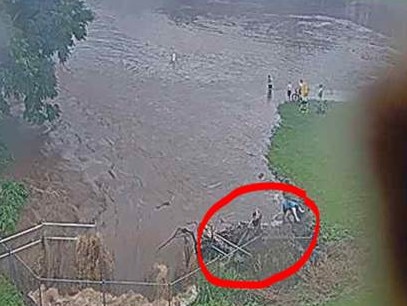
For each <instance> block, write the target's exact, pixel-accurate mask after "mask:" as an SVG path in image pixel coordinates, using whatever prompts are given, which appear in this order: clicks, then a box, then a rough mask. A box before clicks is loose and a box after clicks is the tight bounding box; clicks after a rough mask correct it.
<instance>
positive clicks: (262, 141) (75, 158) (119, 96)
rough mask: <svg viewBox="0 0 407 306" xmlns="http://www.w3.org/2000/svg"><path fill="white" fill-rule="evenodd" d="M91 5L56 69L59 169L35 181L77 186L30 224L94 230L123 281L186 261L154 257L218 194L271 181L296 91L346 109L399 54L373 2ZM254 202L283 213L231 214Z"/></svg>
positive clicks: (53, 140) (53, 138)
mask: <svg viewBox="0 0 407 306" xmlns="http://www.w3.org/2000/svg"><path fill="white" fill-rule="evenodd" d="M89 5H90V6H91V7H92V8H93V9H94V11H95V13H96V20H95V22H94V23H93V24H92V25H91V26H90V29H89V38H88V40H87V41H86V42H82V43H80V44H78V46H77V48H76V49H75V51H74V54H73V56H72V58H71V60H70V62H69V63H68V65H67V67H64V68H61V69H60V71H59V84H60V95H59V98H58V102H59V103H60V104H61V108H62V110H63V119H62V122H61V124H60V125H59V126H58V128H57V129H56V130H55V131H53V132H51V133H50V134H49V138H48V140H47V141H46V145H44V148H43V149H42V152H43V153H42V154H45V155H46V156H55V155H57V156H58V158H55V157H53V158H52V159H51V162H50V161H49V160H50V158H51V157H47V158H44V157H41V158H37V159H35V162H32V165H31V166H30V167H31V168H32V169H34V170H31V171H29V175H31V176H33V180H35V179H36V178H38V177H40V176H43V175H44V173H46V172H48V171H52V169H57V170H54V174H53V176H52V177H51V179H50V180H51V181H55V180H57V181H58V180H59V181H61V182H62V183H61V184H62V185H65V187H66V186H68V187H66V188H70V190H71V193H70V194H71V195H70V196H68V197H66V198H65V202H66V203H68V204H69V205H68V204H67V206H66V205H65V204H63V205H64V207H59V206H58V205H62V204H61V203H54V202H52V203H50V204H49V205H48V206H47V208H46V209H47V211H44V208H43V209H42V210H43V211H42V212H41V206H40V205H37V206H35V209H34V208H33V207H34V206H31V208H30V207H28V208H27V210H26V217H25V219H26V221H29V220H30V218H31V219H33V221H34V219H35V218H37V219H38V218H39V217H43V218H51V217H52V218H59V219H60V220H54V221H61V220H62V221H63V220H65V219H66V218H70V217H68V216H72V215H75V218H74V219H75V220H77V221H89V220H92V218H95V220H96V221H97V222H98V224H99V229H100V230H101V231H102V233H103V234H104V235H105V237H106V241H107V243H108V246H109V247H110V249H112V250H113V251H114V255H115V265H116V275H115V276H116V278H120V279H141V278H142V277H143V275H144V273H145V272H146V271H148V269H149V267H150V266H151V265H152V264H153V263H154V262H156V261H160V260H163V261H164V262H166V263H169V264H170V265H174V263H175V262H177V257H179V253H178V252H177V250H176V249H175V248H169V249H168V250H167V251H166V252H162V253H158V254H157V253H156V247H157V246H158V245H159V244H160V243H161V242H163V241H164V240H165V239H167V238H168V237H169V236H170V234H171V233H172V232H173V230H174V229H175V228H176V227H177V226H178V225H184V224H185V223H187V222H189V221H194V220H200V218H201V217H202V215H203V213H204V212H205V211H206V209H208V208H209V207H210V206H211V205H212V204H213V203H214V202H215V201H216V200H217V199H219V198H220V197H221V196H223V195H225V194H226V193H228V192H229V191H231V190H232V189H233V188H236V187H238V186H239V185H241V184H245V183H249V182H254V181H258V175H259V174H260V173H267V165H266V162H265V160H264V158H263V155H264V154H265V153H266V149H267V145H268V137H269V135H270V131H271V128H272V127H273V125H274V124H275V123H276V106H277V104H278V102H280V101H281V100H282V99H283V96H284V93H285V88H286V85H287V82H288V81H291V82H293V84H297V83H298V80H299V79H300V78H303V79H305V80H307V81H308V83H309V84H310V85H311V90H312V91H313V92H311V94H313V93H314V94H315V91H316V87H317V85H318V84H319V83H323V84H325V86H326V87H327V89H328V92H327V94H328V95H331V97H336V98H341V97H342V98H343V97H344V95H346V94H347V93H349V92H353V91H354V90H357V89H358V88H360V87H361V86H363V85H364V84H366V83H368V82H370V81H372V80H373V79H374V77H373V76H374V75H375V71H376V69H378V68H380V67H381V66H383V64H385V63H386V62H388V61H389V60H390V59H391V56H392V55H393V54H394V52H395V51H394V50H393V49H392V48H391V46H392V45H393V44H392V40H391V39H390V38H389V37H388V36H389V35H393V34H394V33H393V32H392V31H389V29H392V25H391V23H392V22H393V20H391V17H390V16H386V15H380V14H379V13H380V8H378V7H377V5H376V4H375V5H373V4H369V5H366V4H360V3H352V2H349V1H336V0H335V1H322V0H306V1H305V0H304V1H299V0H295V1H287V0H284V1H283V0H274V1H272V0H270V1H265V0H264V1H246V2H245V1H238V0H230V1H227V0H225V1H209V0H207V1H204V0H202V1H181V0H178V1H176V0H172V1H155V2H154V1H153V2H147V1H146V3H141V2H140V1H132V0H99V1H97V0H93V1H89ZM375 14H376V15H375ZM378 14H379V15H380V16H381V17H380V18H378V17H377V16H378ZM379 20H380V24H379ZM386 20H387V22H386ZM375 21H377V22H375ZM172 53H176V55H177V56H176V57H177V59H176V63H175V64H171V63H170V59H171V54H172ZM268 74H271V75H272V76H273V79H274V83H275V88H276V90H275V92H274V95H273V97H272V99H271V100H269V99H267V97H266V90H265V89H266V81H267V79H266V78H267V75H268ZM41 156H42V155H41ZM26 168H29V167H28V166H27V164H26V163H24V169H26ZM35 169H37V171H35ZM38 169H41V171H40V170H38ZM20 170H21V169H20ZM267 175H268V174H267ZM165 202H169V203H167V204H168V205H164V206H162V207H160V208H157V206H158V205H160V204H163V203H165ZM249 202H250V203H249ZM253 202H255V203H256V206H257V207H260V208H261V209H263V211H264V212H266V215H267V216H270V215H271V214H272V213H274V212H275V211H276V210H277V208H276V207H273V206H272V203H271V202H270V200H269V199H268V198H267V197H266V196H264V195H258V196H257V197H250V201H248V203H247V205H246V207H247V208H243V209H240V210H239V211H237V212H236V214H237V215H241V216H244V217H246V216H248V214H249V213H250V211H252V209H253V207H254V204H253ZM37 204H38V203H37ZM32 205H34V204H32ZM65 207H68V208H65ZM30 209H31V210H30ZM51 211H55V213H54V214H52V213H51ZM58 212H59V213H58ZM27 216H28V217H27ZM267 216H266V217H267ZM35 221H36V220H35Z"/></svg>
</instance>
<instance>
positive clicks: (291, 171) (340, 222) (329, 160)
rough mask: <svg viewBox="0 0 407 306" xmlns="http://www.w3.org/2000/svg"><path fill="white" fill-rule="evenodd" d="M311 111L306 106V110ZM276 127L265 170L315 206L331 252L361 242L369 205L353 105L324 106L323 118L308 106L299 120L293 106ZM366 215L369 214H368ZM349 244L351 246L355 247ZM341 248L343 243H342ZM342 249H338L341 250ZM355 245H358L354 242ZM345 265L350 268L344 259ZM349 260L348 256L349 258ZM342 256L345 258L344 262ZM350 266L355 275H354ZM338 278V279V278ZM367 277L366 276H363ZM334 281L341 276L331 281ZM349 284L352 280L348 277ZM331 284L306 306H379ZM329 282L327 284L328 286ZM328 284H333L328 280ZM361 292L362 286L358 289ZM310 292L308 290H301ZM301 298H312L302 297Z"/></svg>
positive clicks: (370, 197)
mask: <svg viewBox="0 0 407 306" xmlns="http://www.w3.org/2000/svg"><path fill="white" fill-rule="evenodd" d="M311 106H312V104H311ZM279 113H280V115H281V125H280V127H279V128H278V129H277V130H276V133H275V135H274V136H273V138H272V143H271V146H270V150H269V153H268V156H267V157H268V160H269V163H270V167H271V168H272V169H273V171H275V172H276V173H277V174H278V175H280V176H282V177H284V178H288V179H289V180H290V181H291V182H292V183H293V184H296V185H297V186H299V187H301V188H303V189H305V190H306V191H307V193H308V195H309V196H310V197H311V198H312V199H313V200H314V201H315V202H316V203H317V205H318V207H319V208H320V212H321V220H322V229H321V238H322V239H324V241H326V242H328V243H330V244H331V245H334V246H335V243H338V245H341V244H340V243H343V242H344V241H346V240H347V239H348V238H349V237H354V238H355V239H356V241H357V240H358V239H360V241H363V240H364V241H365V242H366V239H365V238H363V237H366V234H367V233H368V232H369V231H368V224H367V222H366V216H367V215H369V214H368V212H369V210H368V208H369V206H370V205H373V202H374V201H375V198H374V195H373V194H372V193H371V190H370V189H369V188H368V186H369V185H368V181H367V177H368V173H367V171H366V169H367V165H368V163H367V159H366V157H365V156H364V150H363V146H362V144H361V143H362V142H361V141H360V139H363V138H361V137H360V136H361V135H362V134H361V132H362V131H361V129H362V124H360V122H359V121H358V120H359V119H358V118H363V117H361V116H360V115H361V114H363V113H360V109H359V107H358V105H357V104H355V103H339V102H331V103H329V108H328V111H327V113H326V114H325V115H321V114H317V113H316V112H315V109H314V108H313V106H312V107H311V111H310V112H309V113H308V114H301V113H300V112H299V111H298V109H297V106H296V105H294V104H283V105H281V106H280V107H279ZM370 215H371V214H370ZM355 239H354V241H355ZM345 243H346V242H345ZM342 245H343V244H342ZM355 245H359V242H356V244H355ZM349 249H350V250H351V252H349V253H346V252H344V254H342V255H343V257H344V258H341V259H339V260H342V259H343V260H344V263H346V265H348V264H349V262H350V263H351V264H353V261H352V260H348V261H347V260H346V257H347V256H348V255H349V254H350V253H353V249H354V248H353V247H350V248H349ZM349 256H351V255H349ZM349 256H348V257H349ZM357 265H358V264H357V263H356V262H355V267H354V268H355V270H356V269H358V266H357ZM339 274H340V273H339ZM367 274H369V275H370V272H367ZM332 277H333V278H337V279H340V278H341V276H340V275H338V276H336V275H333V276H332ZM347 277H348V276H347ZM351 278H352V277H351ZM349 279H350V278H349V277H348V278H345V277H344V278H343V282H345V283H344V284H338V283H336V284H335V286H337V287H336V288H332V290H330V291H329V294H330V295H331V296H332V298H328V299H326V300H325V301H324V302H323V303H314V302H312V301H309V303H305V304H306V305H330V306H334V305H335V306H342V305H381V303H380V302H379V301H380V299H377V297H375V296H373V295H371V294H367V293H365V289H363V290H362V292H360V289H357V290H352V288H355V287H356V285H357V284H356V283H357V282H359V283H360V280H359V281H356V282H355V283H352V282H350V283H348V280H349ZM328 281H329V280H328ZM332 282H333V283H335V282H334V280H332ZM362 286H363V287H364V288H365V287H366V286H365V284H363V285H362ZM307 289H308V290H310V291H312V288H310V287H307ZM303 294H304V296H305V300H307V298H306V296H307V295H314V294H313V293H312V294H310V292H308V293H307V292H306V290H305V291H304V292H303Z"/></svg>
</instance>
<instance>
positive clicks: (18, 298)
mask: <svg viewBox="0 0 407 306" xmlns="http://www.w3.org/2000/svg"><path fill="white" fill-rule="evenodd" d="M0 305H4V306H6V305H7V306H24V303H23V297H22V295H21V293H20V292H19V291H18V290H17V289H16V288H15V287H14V286H13V285H11V284H10V283H9V282H8V280H6V279H5V278H4V277H3V276H1V275H0Z"/></svg>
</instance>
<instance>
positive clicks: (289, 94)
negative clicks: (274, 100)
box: [287, 82, 293, 101]
mask: <svg viewBox="0 0 407 306" xmlns="http://www.w3.org/2000/svg"><path fill="white" fill-rule="evenodd" d="M292 93H293V85H292V84H291V82H288V85H287V97H288V101H291V95H292Z"/></svg>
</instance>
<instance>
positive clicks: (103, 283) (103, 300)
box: [102, 279, 106, 306]
mask: <svg viewBox="0 0 407 306" xmlns="http://www.w3.org/2000/svg"><path fill="white" fill-rule="evenodd" d="M102 303H103V306H106V282H105V280H104V279H103V280H102Z"/></svg>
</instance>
